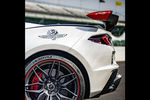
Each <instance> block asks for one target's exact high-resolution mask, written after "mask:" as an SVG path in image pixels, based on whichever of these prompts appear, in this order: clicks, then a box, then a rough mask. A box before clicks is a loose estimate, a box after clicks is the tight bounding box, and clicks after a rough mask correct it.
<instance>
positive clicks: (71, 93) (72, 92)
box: [62, 88, 77, 97]
mask: <svg viewBox="0 0 150 100" xmlns="http://www.w3.org/2000/svg"><path fill="white" fill-rule="evenodd" d="M62 89H65V90H67V91H68V92H70V93H71V94H73V95H74V96H76V97H77V95H76V94H75V93H73V92H72V91H70V90H69V89H67V88H62Z"/></svg>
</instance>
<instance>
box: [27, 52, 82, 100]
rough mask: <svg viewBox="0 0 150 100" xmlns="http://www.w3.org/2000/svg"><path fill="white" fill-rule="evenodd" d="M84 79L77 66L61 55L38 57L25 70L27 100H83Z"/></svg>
mask: <svg viewBox="0 0 150 100" xmlns="http://www.w3.org/2000/svg"><path fill="white" fill-rule="evenodd" d="M84 93H85V83H84V78H83V75H82V73H81V71H80V70H79V68H78V67H77V66H76V64H75V63H74V62H73V61H71V60H69V59H67V58H65V57H63V56H60V55H53V54H49V55H47V54H46V55H38V56H36V58H34V59H32V60H31V61H29V62H28V63H27V65H26V68H25V98H26V99H27V100H83V97H84Z"/></svg>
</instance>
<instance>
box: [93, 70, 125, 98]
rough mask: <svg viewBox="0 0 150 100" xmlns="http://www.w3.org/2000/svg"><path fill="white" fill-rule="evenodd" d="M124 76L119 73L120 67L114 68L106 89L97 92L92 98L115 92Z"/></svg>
mask: <svg viewBox="0 0 150 100" xmlns="http://www.w3.org/2000/svg"><path fill="white" fill-rule="evenodd" d="M121 78H122V76H121V75H120V74H119V73H118V69H115V70H113V72H112V74H111V76H110V78H109V80H108V82H107V84H106V85H105V87H104V89H103V90H102V91H101V93H99V94H97V95H96V96H94V97H92V98H98V97H99V96H101V95H103V94H106V93H110V92H113V91H115V90H116V89H117V87H118V85H119V83H120V81H121Z"/></svg>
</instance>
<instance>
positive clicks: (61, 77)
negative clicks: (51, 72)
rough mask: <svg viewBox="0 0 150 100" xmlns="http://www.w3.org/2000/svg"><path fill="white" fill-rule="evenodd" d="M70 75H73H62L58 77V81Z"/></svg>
mask: <svg viewBox="0 0 150 100" xmlns="http://www.w3.org/2000/svg"><path fill="white" fill-rule="evenodd" d="M71 75H74V73H70V74H67V75H62V76H60V78H59V79H58V80H61V79H63V78H65V77H68V76H71Z"/></svg>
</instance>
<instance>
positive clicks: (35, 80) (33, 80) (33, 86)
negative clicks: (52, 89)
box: [30, 72, 43, 90]
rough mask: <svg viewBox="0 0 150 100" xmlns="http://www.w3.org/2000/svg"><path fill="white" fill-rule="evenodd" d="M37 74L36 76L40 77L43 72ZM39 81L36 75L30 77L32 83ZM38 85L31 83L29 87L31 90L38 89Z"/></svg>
mask: <svg viewBox="0 0 150 100" xmlns="http://www.w3.org/2000/svg"><path fill="white" fill-rule="evenodd" d="M37 74H38V76H39V77H40V78H41V77H42V75H43V73H42V72H37ZM38 82H39V79H38V78H37V76H36V75H35V76H34V77H33V79H32V84H33V83H38ZM38 87H39V85H32V86H31V87H30V89H31V90H38Z"/></svg>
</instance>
